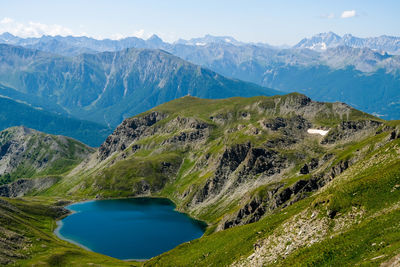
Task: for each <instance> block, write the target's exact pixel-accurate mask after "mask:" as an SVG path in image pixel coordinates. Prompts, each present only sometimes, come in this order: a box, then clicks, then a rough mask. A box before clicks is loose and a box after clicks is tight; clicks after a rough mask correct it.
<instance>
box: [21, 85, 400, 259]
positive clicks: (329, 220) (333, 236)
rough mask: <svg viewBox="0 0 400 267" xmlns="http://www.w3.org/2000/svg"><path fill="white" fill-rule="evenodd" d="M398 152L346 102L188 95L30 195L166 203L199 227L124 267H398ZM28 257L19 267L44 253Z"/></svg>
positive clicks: (381, 127) (387, 130)
mask: <svg viewBox="0 0 400 267" xmlns="http://www.w3.org/2000/svg"><path fill="white" fill-rule="evenodd" d="M319 133H320V134H319ZM399 154H400V124H399V122H397V121H392V122H387V121H384V120H381V119H379V118H376V117H374V116H371V115H369V114H366V113H363V112H361V111H358V110H355V109H353V108H351V107H350V106H348V105H346V104H343V103H322V102H315V101H312V100H311V99H310V98H308V97H306V96H304V95H301V94H297V93H293V94H289V95H284V96H273V97H261V96H259V97H251V98H229V99H222V100H210V99H208V100H207V99H199V98H195V97H189V96H186V97H183V98H180V99H177V100H173V101H171V102H168V103H166V104H163V105H160V106H157V107H155V108H153V109H151V110H149V111H147V112H144V113H142V114H139V115H137V116H135V117H132V118H129V119H126V120H125V121H124V122H123V123H122V124H120V125H119V126H118V127H117V128H116V130H115V131H114V132H113V134H112V135H110V136H109V137H108V138H107V139H106V141H105V142H104V143H103V144H102V145H101V147H100V148H99V149H98V150H97V151H96V152H95V153H93V154H92V155H91V156H90V159H88V160H86V161H83V162H82V163H81V164H80V165H79V166H77V167H76V168H74V169H73V170H72V171H71V172H69V173H68V174H66V175H65V176H63V177H62V178H61V179H60V180H59V181H58V182H57V183H56V184H54V185H53V186H51V187H50V188H47V189H44V190H38V191H36V192H35V195H36V196H37V197H36V198H37V199H51V200H52V201H56V200H60V199H71V200H82V199H88V198H98V199H101V198H110V197H113V198H115V197H133V196H157V197H166V198H169V199H171V200H173V201H174V202H175V204H176V205H177V209H178V210H180V211H183V212H186V213H189V214H190V215H192V216H194V217H196V218H198V219H201V220H203V221H205V222H207V224H208V228H207V231H206V234H205V235H204V236H203V237H202V238H200V239H198V240H194V241H191V242H188V243H185V244H182V245H180V246H178V247H177V248H175V249H173V250H171V251H169V252H166V253H164V254H162V255H160V256H158V257H155V258H153V259H151V260H149V261H146V262H143V263H139V262H138V263H132V264H138V265H145V266H187V265H193V264H194V265H196V266H208V265H213V266H228V265H232V266H264V265H276V266H293V265H298V266H305V265H317V266H321V265H328V266H329V265H337V266H354V265H356V264H361V265H363V264H365V265H378V264H380V263H388V264H389V265H388V266H390V264H391V263H394V265H392V266H395V263H396V262H398V259H397V258H396V257H398V255H400V234H399V233H398V227H397V226H398V218H399V216H400V209H399V205H398V203H399V202H400V190H399V188H400V180H399V179H400V178H399V177H400V168H399V166H400V160H399V159H400V157H399V156H400V155H399ZM50 204H51V203H50ZM46 205H49V204H46ZM54 242H55V241H54ZM66 246H67V245H59V249H60V250H65V248H66ZM75 249H77V250H79V251H81V252H82V253H84V252H85V251H84V250H81V249H78V248H77V247H75ZM24 255H26V254H24ZM97 255H98V254H97ZM81 258H82V260H83V261H85V262H86V261H88V260H89V256H86V255H83V254H82V256H81ZM28 260H29V261H26V260H25V261H19V262H21V263H26V262H29V263H30V264H33V263H37V262H39V261H41V262H47V263H49V262H50V260H51V256H50V255H49V256H44V255H43V253H41V254H35V253H33V254H32V256H29V257H28ZM59 260H60V261H62V265H68V264H70V263H71V262H72V261H74V260H75V258H74V257H73V256H71V254H69V253H60V258H59ZM110 264H111V263H110ZM103 265H104V266H107V265H108V263H104V264H103Z"/></svg>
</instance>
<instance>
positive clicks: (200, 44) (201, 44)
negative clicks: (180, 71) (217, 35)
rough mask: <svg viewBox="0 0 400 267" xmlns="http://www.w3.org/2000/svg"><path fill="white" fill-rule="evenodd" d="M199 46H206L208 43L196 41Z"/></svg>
mask: <svg viewBox="0 0 400 267" xmlns="http://www.w3.org/2000/svg"><path fill="white" fill-rule="evenodd" d="M196 45H197V46H205V45H207V43H196Z"/></svg>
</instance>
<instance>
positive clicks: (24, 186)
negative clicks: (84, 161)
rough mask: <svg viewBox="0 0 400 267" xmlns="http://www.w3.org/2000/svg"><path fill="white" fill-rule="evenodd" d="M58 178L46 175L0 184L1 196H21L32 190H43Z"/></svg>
mask: <svg viewBox="0 0 400 267" xmlns="http://www.w3.org/2000/svg"><path fill="white" fill-rule="evenodd" d="M58 180H59V179H58V178H56V177H46V178H37V179H19V180H17V181H15V182H12V183H11V184H6V185H2V186H0V196H1V197H22V196H24V195H25V194H27V193H29V192H32V191H34V190H36V191H41V190H45V189H47V188H49V187H51V186H52V185H54V184H55V183H56V182H57V181H58Z"/></svg>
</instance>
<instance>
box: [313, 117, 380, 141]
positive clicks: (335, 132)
mask: <svg viewBox="0 0 400 267" xmlns="http://www.w3.org/2000/svg"><path fill="white" fill-rule="evenodd" d="M381 125H382V122H379V121H374V120H363V121H343V122H341V123H340V124H339V125H338V126H337V127H335V128H334V129H331V130H330V131H329V133H328V135H327V136H326V137H325V138H324V139H323V140H322V141H321V144H333V143H336V142H338V141H340V140H347V139H350V138H355V136H358V135H359V134H362V133H363V132H368V131H376V129H377V128H378V127H379V126H381Z"/></svg>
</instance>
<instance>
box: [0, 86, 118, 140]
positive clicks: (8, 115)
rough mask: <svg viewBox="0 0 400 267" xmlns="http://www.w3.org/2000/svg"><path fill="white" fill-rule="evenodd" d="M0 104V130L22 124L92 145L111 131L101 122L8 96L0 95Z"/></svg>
mask: <svg viewBox="0 0 400 267" xmlns="http://www.w3.org/2000/svg"><path fill="white" fill-rule="evenodd" d="M1 88H4V87H1V86H0V90H1ZM0 106H1V107H2V108H1V109H0V130H4V129H6V128H9V127H13V126H20V125H24V126H26V127H28V128H32V129H36V130H38V131H41V132H46V133H50V134H56V135H64V136H69V137H72V138H75V139H77V140H79V141H81V142H83V143H85V144H87V145H89V146H92V147H98V146H100V144H101V143H103V142H104V140H105V139H106V137H107V136H108V135H109V134H110V133H111V132H112V131H111V130H110V128H108V127H106V126H104V125H101V124H97V123H94V122H89V121H83V120H78V119H74V118H70V117H67V116H65V115H60V114H55V113H51V112H48V111H45V110H43V109H39V108H34V107H32V106H30V105H27V104H24V103H19V102H16V101H14V100H12V99H9V98H4V97H0Z"/></svg>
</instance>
